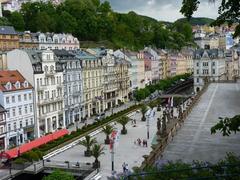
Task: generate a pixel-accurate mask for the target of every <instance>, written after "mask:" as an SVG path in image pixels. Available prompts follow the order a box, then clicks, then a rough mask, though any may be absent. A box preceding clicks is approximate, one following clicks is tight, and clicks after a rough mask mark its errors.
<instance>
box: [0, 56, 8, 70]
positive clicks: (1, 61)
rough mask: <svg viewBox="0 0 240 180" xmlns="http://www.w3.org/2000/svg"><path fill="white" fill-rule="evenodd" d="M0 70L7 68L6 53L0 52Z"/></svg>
mask: <svg viewBox="0 0 240 180" xmlns="http://www.w3.org/2000/svg"><path fill="white" fill-rule="evenodd" d="M0 70H7V54H6V52H0Z"/></svg>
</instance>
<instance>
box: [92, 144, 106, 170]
mask: <svg viewBox="0 0 240 180" xmlns="http://www.w3.org/2000/svg"><path fill="white" fill-rule="evenodd" d="M103 150H104V147H102V146H101V145H100V144H94V145H93V147H92V149H91V151H92V156H93V157H94V158H95V162H94V165H93V166H94V167H96V168H99V167H100V162H99V160H98V158H99V157H100V156H101V155H102V154H104V152H103Z"/></svg>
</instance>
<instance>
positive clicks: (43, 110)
mask: <svg viewBox="0 0 240 180" xmlns="http://www.w3.org/2000/svg"><path fill="white" fill-rule="evenodd" d="M7 58H8V68H9V69H17V70H18V71H19V72H20V73H21V74H22V75H23V76H24V77H25V78H26V79H27V80H28V81H29V82H30V83H31V84H32V86H33V87H34V105H35V107H34V108H35V117H36V118H35V127H36V136H37V137H39V136H41V135H44V134H45V133H49V132H54V131H56V130H57V129H58V128H65V121H64V119H65V118H64V115H65V114H64V111H63V108H64V100H63V65H62V63H61V62H59V60H58V59H57V58H56V56H54V53H53V51H51V50H44V51H36V50H35V51H33V50H13V51H10V52H9V53H8V54H7Z"/></svg>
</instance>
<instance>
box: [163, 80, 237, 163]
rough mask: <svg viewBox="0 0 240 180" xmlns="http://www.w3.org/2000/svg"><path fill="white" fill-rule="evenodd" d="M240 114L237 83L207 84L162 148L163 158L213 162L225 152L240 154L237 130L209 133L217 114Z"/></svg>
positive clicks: (216, 119)
mask: <svg viewBox="0 0 240 180" xmlns="http://www.w3.org/2000/svg"><path fill="white" fill-rule="evenodd" d="M237 114H240V84H229V83H227V84H224V83H223V84H210V86H209V87H208V89H207V91H206V92H205V93H204V94H203V95H202V97H201V98H200V102H199V103H198V104H197V105H196V106H195V107H194V108H193V111H192V112H191V113H190V115H189V116H188V118H187V119H186V121H185V123H184V125H183V126H182V128H181V129H180V130H179V131H178V133H177V135H176V136H175V137H174V139H173V141H172V142H171V143H170V144H169V145H168V146H167V148H166V149H165V151H164V154H163V159H164V160H178V159H182V160H183V161H185V162H192V161H193V160H201V161H209V162H216V161H218V160H219V159H222V158H224V156H225V155H226V153H227V152H234V153H236V154H238V155H240V133H238V134H232V135H231V136H229V137H223V136H222V135H221V134H220V133H217V134H215V135H211V133H210V128H211V127H212V126H213V125H215V124H216V123H217V122H218V117H232V116H234V115H237Z"/></svg>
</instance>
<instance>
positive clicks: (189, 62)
mask: <svg viewBox="0 0 240 180" xmlns="http://www.w3.org/2000/svg"><path fill="white" fill-rule="evenodd" d="M181 53H182V55H183V56H184V57H185V59H186V63H187V71H186V73H190V74H191V73H193V53H194V51H193V50H192V49H183V50H182V51H181Z"/></svg>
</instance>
